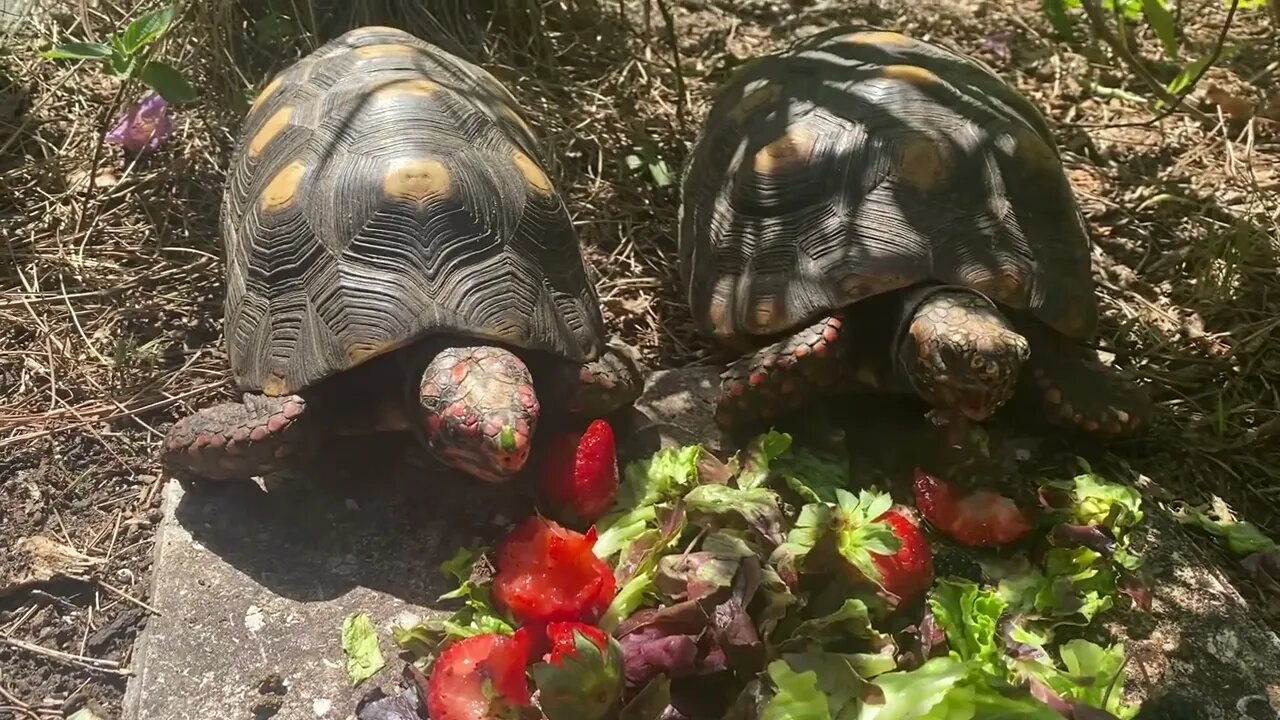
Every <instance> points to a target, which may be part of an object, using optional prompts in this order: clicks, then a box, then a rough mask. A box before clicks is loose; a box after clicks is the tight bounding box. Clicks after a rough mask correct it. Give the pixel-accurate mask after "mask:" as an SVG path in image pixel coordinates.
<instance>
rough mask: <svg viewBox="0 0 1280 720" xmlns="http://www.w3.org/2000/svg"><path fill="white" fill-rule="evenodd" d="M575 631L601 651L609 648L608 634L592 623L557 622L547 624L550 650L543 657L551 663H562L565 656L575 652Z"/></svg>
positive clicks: (576, 641)
mask: <svg viewBox="0 0 1280 720" xmlns="http://www.w3.org/2000/svg"><path fill="white" fill-rule="evenodd" d="M575 632H580V633H582V634H583V635H586V636H587V639H588V640H590V641H591V642H593V643H595V646H596V647H598V648H600V650H601V651H604V650H608V649H609V636H608V635H605V634H604V631H603V630H601V629H600V628H598V627H596V626H594V625H587V624H585V623H573V622H557V623H549V624H548V625H547V638H548V639H549V640H550V641H551V652H550V653H548V654H547V656H546V657H544V658H543V660H544V661H546V662H549V663H551V664H553V665H563V664H564V661H565V659H566V658H568V657H570V656H572V655H574V654H575V653H576V652H577V647H578V639H577V637H576V635H575Z"/></svg>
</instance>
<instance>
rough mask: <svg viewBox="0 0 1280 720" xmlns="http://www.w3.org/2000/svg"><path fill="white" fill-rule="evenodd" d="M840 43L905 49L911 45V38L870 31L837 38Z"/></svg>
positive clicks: (899, 34) (883, 31)
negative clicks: (894, 46) (890, 46)
mask: <svg viewBox="0 0 1280 720" xmlns="http://www.w3.org/2000/svg"><path fill="white" fill-rule="evenodd" d="M836 40H838V41H839V42H846V43H853V44H855V45H897V46H899V47H903V46H906V45H910V44H911V38H909V37H907V36H906V35H903V34H902V33H896V32H889V31H887V30H868V31H865V32H856V33H849V34H848V35H841V36H840V37H838V38H836Z"/></svg>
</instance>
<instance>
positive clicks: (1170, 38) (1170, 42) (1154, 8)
mask: <svg viewBox="0 0 1280 720" xmlns="http://www.w3.org/2000/svg"><path fill="white" fill-rule="evenodd" d="M1142 12H1143V13H1144V14H1145V15H1146V16H1147V22H1149V23H1151V29H1152V30H1154V31H1155V33H1156V37H1158V38H1160V44H1161V45H1164V52H1165V55H1168V56H1169V58H1170V59H1176V58H1177V57H1178V29H1177V28H1176V27H1175V26H1174V22H1173V13H1171V12H1169V8H1168V7H1166V6H1165V4H1164V0H1142Z"/></svg>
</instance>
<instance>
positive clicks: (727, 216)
mask: <svg viewBox="0 0 1280 720" xmlns="http://www.w3.org/2000/svg"><path fill="white" fill-rule="evenodd" d="M681 192H682V196H681V203H680V211H679V213H680V225H679V246H680V255H679V257H680V264H681V281H682V284H683V288H682V289H683V291H684V292H685V293H686V294H687V298H688V301H689V303H690V306H691V308H692V312H693V315H694V317H695V319H696V322H697V324H698V327H699V330H700V331H701V332H703V333H705V334H706V335H708V336H710V337H712V338H715V339H716V340H717V341H719V342H720V343H721V344H722V345H724V346H725V347H727V348H729V349H731V350H732V351H734V352H736V353H741V354H740V355H739V356H738V358H737V359H736V360H735V361H734V362H732V363H731V364H729V366H728V367H727V369H726V370H725V371H724V373H723V376H722V385H721V395H720V398H719V399H718V401H717V410H716V414H717V420H718V422H719V423H720V425H721V426H723V427H726V428H734V427H744V426H746V425H752V426H759V425H761V424H765V423H767V422H769V421H771V420H772V419H774V418H775V417H777V416H780V415H783V414H787V413H790V412H793V411H795V410H798V409H800V408H801V407H802V405H803V404H804V403H806V402H807V401H810V400H813V399H816V398H819V397H826V396H830V395H833V394H839V393H844V392H851V391H883V392H893V393H906V394H915V395H917V396H919V397H920V398H922V399H923V400H924V401H926V402H927V403H928V404H929V405H931V406H932V407H933V410H932V411H931V415H932V416H933V417H934V419H935V420H937V421H939V422H940V423H947V422H950V423H951V424H952V427H953V428H963V427H965V426H966V422H967V421H972V422H980V421H983V420H985V419H987V418H988V417H989V416H991V415H992V414H993V413H994V412H996V411H997V410H998V409H999V408H1001V407H1002V406H1003V405H1005V403H1006V402H1008V401H1009V400H1010V399H1011V398H1013V397H1015V393H1016V397H1018V398H1019V399H1025V400H1027V401H1028V402H1030V403H1031V405H1030V407H1033V408H1036V412H1038V413H1039V414H1040V415H1041V416H1043V417H1044V418H1046V419H1047V420H1049V421H1051V422H1052V423H1053V424H1055V425H1057V426H1059V427H1069V428H1075V429H1079V430H1081V431H1083V432H1085V433H1088V434H1092V435H1094V436H1096V437H1117V436H1124V435H1128V434H1130V433H1132V432H1134V431H1135V430H1137V429H1139V428H1140V427H1142V426H1143V425H1144V423H1147V422H1149V419H1150V413H1151V403H1150V401H1149V399H1148V397H1147V396H1146V394H1145V392H1144V391H1143V390H1142V389H1141V388H1140V387H1138V386H1136V385H1134V384H1132V383H1130V382H1129V381H1127V380H1124V379H1123V378H1121V377H1120V376H1119V374H1118V373H1116V372H1114V371H1112V370H1111V369H1110V368H1108V367H1107V366H1105V365H1103V364H1102V363H1101V362H1100V361H1099V360H1098V358H1097V355H1096V352H1094V351H1093V350H1092V349H1091V348H1090V347H1089V346H1088V344H1087V343H1089V341H1090V340H1091V339H1092V338H1093V337H1094V335H1095V333H1096V330H1097V325H1098V300H1097V296H1096V294H1095V290H1094V285H1093V278H1092V276H1091V274H1090V265H1089V260H1090V238H1089V235H1088V231H1087V229H1086V227H1085V224H1084V218H1083V216H1082V214H1081V212H1080V210H1079V207H1078V206H1077V204H1076V201H1075V199H1074V196H1073V194H1072V190H1071V186H1070V184H1069V181H1068V179H1067V177H1066V174H1065V172H1064V169H1063V167H1062V164H1061V160H1060V157H1059V155H1058V151H1057V149H1056V147H1055V145H1054V142H1053V139H1052V136H1051V134H1050V130H1049V127H1048V125H1047V123H1046V122H1045V120H1044V118H1043V117H1042V116H1041V115H1040V113H1039V112H1038V111H1037V110H1036V108H1035V107H1034V106H1033V105H1032V104H1031V103H1030V102H1028V101H1027V100H1026V99H1025V98H1024V97H1022V96H1021V95H1020V94H1019V93H1018V92H1017V91H1015V90H1014V89H1013V88H1011V87H1010V86H1008V85H1007V84H1005V83H1004V82H1003V81H1002V80H1001V79H1000V78H999V77H998V76H996V75H995V73H994V72H992V71H990V70H989V69H987V68H986V67H985V66H983V65H981V64H979V63H978V62H977V61H975V60H972V59H970V58H966V57H964V56H961V55H958V54H955V53H953V52H950V51H948V50H946V49H944V48H941V47H938V46H935V45H932V44H928V43H925V42H921V41H918V40H914V39H911V38H908V37H906V36H904V35H901V34H898V33H893V32H884V31H881V30H877V29H873V28H866V27H850V26H844V27H836V28H832V29H829V30H826V31H822V32H820V33H817V34H814V35H812V36H809V37H808V38H804V39H802V40H800V41H798V42H796V43H795V44H794V45H792V46H791V47H790V48H789V49H787V50H785V51H783V52H780V53H777V54H774V55H770V56H765V57H762V58H759V59H757V60H755V61H752V62H750V63H748V64H747V65H745V66H744V67H742V68H741V69H740V70H739V71H738V72H737V73H736V74H735V75H734V76H732V77H731V78H730V79H729V80H728V81H727V82H726V83H725V85H724V86H722V88H721V89H720V90H719V91H718V93H717V96H716V98H715V99H714V102H713V105H712V108H711V110H710V111H709V114H708V117H707V120H706V121H705V124H704V127H703V128H702V131H701V133H700V135H699V137H698V139H697V141H696V143H695V146H694V148H693V149H692V152H691V154H690V158H689V161H688V163H687V165H686V169H685V176H684V181H683V184H682V190H681Z"/></svg>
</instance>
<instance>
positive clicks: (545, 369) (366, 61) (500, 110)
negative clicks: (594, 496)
mask: <svg viewBox="0 0 1280 720" xmlns="http://www.w3.org/2000/svg"><path fill="white" fill-rule="evenodd" d="M242 133H243V135H242V137H241V139H240V141H239V143H238V144H237V147H236V149H235V152H234V155H233V158H232V162H231V168H230V172H229V176H228V180H227V184H226V188H225V193H224V199H223V204H222V208H221V228H222V236H223V241H224V243H225V273H226V295H225V300H224V307H223V310H224V321H225V329H224V335H225V338H226V343H227V348H228V356H229V364H230V372H231V375H232V378H233V379H234V381H235V383H236V384H237V385H238V387H239V389H240V391H241V392H242V399H241V400H240V401H239V402H227V403H223V404H218V405H214V406H212V407H205V408H203V409H199V410H198V411H196V412H195V413H193V414H191V415H188V416H186V417H184V418H181V419H180V420H178V421H177V422H176V423H175V424H174V425H173V427H172V428H171V429H170V431H169V432H168V433H167V435H166V437H165V439H164V443H163V451H162V452H163V460H164V461H165V463H166V465H168V466H169V467H170V468H172V469H173V470H174V471H175V472H181V473H186V474H189V475H195V476H199V477H204V478H210V479H237V478H247V477H252V476H255V475H264V474H267V473H271V472H275V471H281V470H288V469H290V466H291V465H293V464H296V463H299V462H301V461H303V460H306V459H308V458H310V459H315V458H317V457H319V456H318V455H316V451H317V450H319V449H321V448H323V446H324V444H325V442H326V440H328V439H332V438H334V437H335V436H339V435H346V436H351V435H356V436H361V435H368V434H371V433H381V432H406V431H407V432H409V433H411V434H412V436H413V437H414V438H415V439H416V441H418V442H420V443H423V444H425V446H426V447H427V448H428V449H429V451H430V453H431V454H433V455H434V456H435V457H436V458H438V459H439V460H440V461H441V462H442V463H443V464H444V465H446V466H448V467H451V468H454V469H456V470H460V471H462V472H464V473H467V474H469V475H470V476H472V477H474V478H477V479H479V480H482V481H486V482H495V483H496V482H504V481H506V480H508V479H510V478H512V477H513V476H515V475H516V474H517V473H519V471H520V470H521V469H522V468H523V467H524V466H525V464H526V462H527V460H528V458H529V456H530V450H531V448H532V447H533V442H534V440H535V433H536V430H537V428H538V424H539V421H540V419H543V420H545V421H546V422H544V423H543V425H544V427H545V426H546V425H547V424H548V423H554V422H564V423H572V422H575V421H586V420H589V419H594V418H595V417H600V416H603V415H607V414H609V413H610V412H612V411H613V410H615V409H619V408H621V407H622V406H625V405H627V404H629V403H630V402H632V401H633V400H634V399H635V398H636V397H637V396H638V395H639V392H640V389H641V385H642V375H641V371H640V367H639V364H638V360H637V357H636V354H635V352H634V350H633V349H632V348H630V347H629V346H627V345H625V344H624V343H622V342H621V341H619V340H617V339H616V338H613V337H611V336H609V335H607V334H606V327H605V322H604V319H603V316H602V312H601V309H600V305H599V299H598V295H597V291H596V289H595V286H594V284H593V283H592V281H591V279H590V277H589V270H588V268H587V265H586V261H585V258H584V256H583V253H582V248H581V245H580V243H579V239H578V237H577V235H576V233H575V230H574V228H573V225H572V224H571V221H570V217H569V215H568V211H567V209H566V207H565V204H564V202H563V199H562V196H561V195H560V193H559V192H558V191H557V189H556V187H555V186H554V185H553V183H552V182H551V180H550V179H549V178H548V175H547V172H546V171H545V170H544V161H543V160H542V158H541V156H540V154H539V152H538V150H537V148H536V143H535V136H534V133H533V130H532V129H531V127H530V126H529V124H528V123H527V121H526V120H525V119H524V117H523V114H522V110H521V109H520V108H519V107H518V105H517V102H516V100H515V98H514V97H513V96H512V95H511V94H510V92H509V91H508V90H507V89H505V88H504V87H503V86H502V85H501V84H500V83H499V81H498V80H497V79H496V78H495V77H493V76H492V75H491V74H490V73H488V72H487V71H485V70H483V69H482V68H480V67H478V66H477V65H475V64H472V63H471V62H470V61H467V60H465V59H463V58H462V57H460V56H458V55H455V54H451V53H450V52H447V51H446V50H444V49H442V48H441V47H439V46H437V45H435V44H432V43H429V42H427V41H426V40H423V39H421V38H418V37H417V36H415V35H411V34H409V33H407V32H404V31H401V30H398V29H393V28H387V27H378V26H368V27H361V28H356V29H354V30H351V31H348V32H346V33H344V34H342V35H340V36H338V37H336V38H334V39H333V40H331V41H329V42H328V43H326V44H324V45H323V46H321V47H319V48H318V49H316V50H315V51H313V52H312V53H311V54H309V55H307V56H304V57H303V58H302V59H300V60H299V61H297V62H296V63H295V64H293V65H291V66H289V67H287V68H285V69H284V70H283V71H281V72H280V73H279V74H278V75H276V76H275V77H274V78H273V79H272V80H271V81H270V83H269V84H268V85H267V86H266V87H265V88H264V89H263V90H262V92H261V93H260V94H259V96H258V98H257V99H256V101H255V102H254V104H253V106H252V107H251V109H250V110H249V112H248V114H247V116H246V118H245V121H244V126H243V131H242ZM543 416H546V417H545V418H544V417H543Z"/></svg>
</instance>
